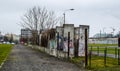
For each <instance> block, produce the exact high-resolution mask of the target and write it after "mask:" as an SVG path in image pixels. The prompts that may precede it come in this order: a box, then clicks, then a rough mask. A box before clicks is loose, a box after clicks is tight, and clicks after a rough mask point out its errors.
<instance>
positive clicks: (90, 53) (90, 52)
mask: <svg viewBox="0 0 120 71" xmlns="http://www.w3.org/2000/svg"><path fill="white" fill-rule="evenodd" d="M91 55H92V51H91V50H90V51H89V67H90V68H91Z"/></svg>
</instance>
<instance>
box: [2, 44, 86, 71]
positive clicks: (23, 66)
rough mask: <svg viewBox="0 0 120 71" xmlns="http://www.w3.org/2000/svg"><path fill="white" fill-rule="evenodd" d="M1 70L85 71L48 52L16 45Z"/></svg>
mask: <svg viewBox="0 0 120 71" xmlns="http://www.w3.org/2000/svg"><path fill="white" fill-rule="evenodd" d="M0 71H84V70H81V69H80V68H78V67H77V66H76V65H74V64H72V63H68V62H63V61H61V60H58V59H57V58H54V57H52V56H49V55H47V54H44V53H41V52H38V51H35V50H32V49H31V48H27V47H24V46H21V45H16V46H15V47H14V48H13V49H12V51H11V53H10V55H9V57H8V59H7V61H6V62H5V64H4V65H3V67H2V68H1V69H0Z"/></svg>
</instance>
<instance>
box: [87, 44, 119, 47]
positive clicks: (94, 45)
mask: <svg viewBox="0 0 120 71" xmlns="http://www.w3.org/2000/svg"><path fill="white" fill-rule="evenodd" d="M88 46H89V47H91V46H92V47H97V46H99V47H106V46H118V44H88Z"/></svg>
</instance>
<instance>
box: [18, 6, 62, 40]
mask: <svg viewBox="0 0 120 71" xmlns="http://www.w3.org/2000/svg"><path fill="white" fill-rule="evenodd" d="M60 22H61V19H60V17H57V16H56V15H55V13H54V12H53V11H48V10H47V9H46V8H41V7H33V8H31V9H29V10H28V11H27V12H26V13H25V14H24V15H23V17H22V19H21V22H20V25H21V26H22V27H24V28H29V29H30V30H31V31H33V32H32V33H33V34H34V36H33V38H37V35H40V31H41V30H44V29H50V28H53V27H54V26H55V25H56V24H57V23H60ZM35 31H36V32H37V33H36V35H35ZM36 40H37V39H35V41H36Z"/></svg>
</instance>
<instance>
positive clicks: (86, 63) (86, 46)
mask: <svg viewBox="0 0 120 71" xmlns="http://www.w3.org/2000/svg"><path fill="white" fill-rule="evenodd" d="M87 38H88V35H87V29H85V67H87V65H88V52H87V51H88V49H87V48H88V42H87Z"/></svg>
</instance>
